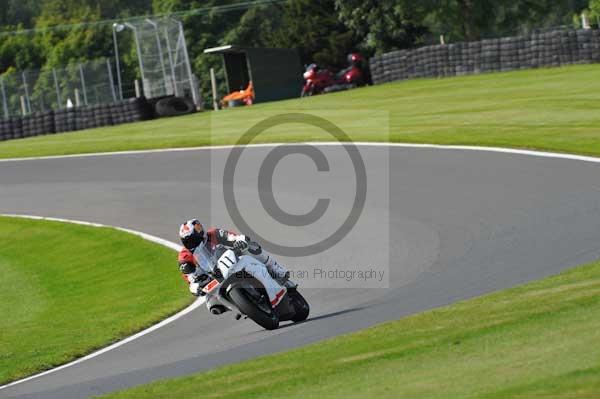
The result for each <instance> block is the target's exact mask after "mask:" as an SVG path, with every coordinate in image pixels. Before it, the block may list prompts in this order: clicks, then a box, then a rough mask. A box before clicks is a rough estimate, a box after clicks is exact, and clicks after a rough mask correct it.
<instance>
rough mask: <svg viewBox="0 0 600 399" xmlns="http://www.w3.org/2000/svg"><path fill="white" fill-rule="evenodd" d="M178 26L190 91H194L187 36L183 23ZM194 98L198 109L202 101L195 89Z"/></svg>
mask: <svg viewBox="0 0 600 399" xmlns="http://www.w3.org/2000/svg"><path fill="white" fill-rule="evenodd" d="M177 24H178V25H179V36H180V38H181V44H182V47H183V57H184V59H185V65H186V68H187V73H188V79H189V80H190V89H192V88H193V87H194V78H193V76H192V67H191V66H190V57H189V55H188V51H187V45H186V43H185V35H184V33H183V24H182V23H181V21H177ZM192 98H193V100H194V104H196V106H197V107H198V106H199V105H200V99H199V98H198V95H197V93H195V92H194V90H193V89H192Z"/></svg>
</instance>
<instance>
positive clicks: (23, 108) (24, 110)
mask: <svg viewBox="0 0 600 399" xmlns="http://www.w3.org/2000/svg"><path fill="white" fill-rule="evenodd" d="M21 113H22V114H23V116H25V115H27V100H25V96H21Z"/></svg>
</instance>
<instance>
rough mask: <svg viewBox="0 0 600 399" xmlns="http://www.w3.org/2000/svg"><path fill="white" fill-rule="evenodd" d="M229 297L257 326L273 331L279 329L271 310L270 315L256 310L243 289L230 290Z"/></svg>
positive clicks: (275, 316) (256, 307) (277, 320)
mask: <svg viewBox="0 0 600 399" xmlns="http://www.w3.org/2000/svg"><path fill="white" fill-rule="evenodd" d="M265 294H266V293H265ZM229 296H230V297H231V300H232V301H233V302H234V303H235V304H236V305H237V306H238V308H239V309H240V310H241V311H242V313H244V314H245V315H246V316H248V317H249V318H250V319H252V321H254V322H255V323H256V324H258V325H259V326H261V327H263V328H264V329H267V330H275V329H277V328H278V327H279V318H278V317H277V315H276V314H275V313H274V312H273V310H272V309H271V312H270V313H266V312H264V311H263V310H261V309H260V308H258V306H257V305H256V304H255V303H254V302H253V301H252V300H251V299H250V298H249V296H248V293H247V292H246V290H245V289H244V288H243V287H235V288H232V289H231V291H229ZM267 298H268V296H267ZM269 306H270V304H269Z"/></svg>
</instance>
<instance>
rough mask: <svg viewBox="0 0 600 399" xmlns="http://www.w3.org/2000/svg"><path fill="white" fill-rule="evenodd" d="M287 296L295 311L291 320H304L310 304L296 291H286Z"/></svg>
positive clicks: (297, 321) (295, 321) (296, 321)
mask: <svg viewBox="0 0 600 399" xmlns="http://www.w3.org/2000/svg"><path fill="white" fill-rule="evenodd" d="M288 296H289V298H290V301H291V302H292V306H294V311H295V313H296V314H295V315H294V317H292V321H293V322H294V323H299V322H301V321H304V320H306V319H307V318H308V314H309V313H310V306H309V305H308V302H307V301H306V299H304V297H303V296H302V294H300V293H299V292H298V291H292V292H290V291H288Z"/></svg>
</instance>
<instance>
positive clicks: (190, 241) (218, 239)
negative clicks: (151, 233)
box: [178, 219, 289, 296]
mask: <svg viewBox="0 0 600 399" xmlns="http://www.w3.org/2000/svg"><path fill="white" fill-rule="evenodd" d="M179 238H180V239H181V243H182V244H183V248H182V249H181V251H180V252H179V256H178V263H179V270H180V271H181V273H182V276H183V278H184V280H185V281H187V282H188V284H189V290H190V292H191V293H192V294H193V295H196V296H199V295H202V294H203V292H202V288H204V287H205V286H206V285H207V284H208V283H209V282H210V281H211V278H210V276H208V275H207V274H206V273H204V272H203V271H202V270H201V269H200V268H198V267H196V266H197V265H196V261H195V259H194V256H193V252H194V250H195V249H196V248H197V247H198V246H199V245H201V244H202V243H204V242H206V245H207V247H208V248H209V250H214V249H215V248H216V247H217V246H222V247H224V248H228V249H232V250H234V251H235V252H237V253H240V254H246V255H250V256H252V257H253V258H255V259H256V260H258V261H259V262H261V263H263V264H264V265H265V266H266V267H267V270H268V272H269V274H270V275H271V276H272V277H273V279H274V280H275V281H277V283H279V284H280V285H284V284H286V282H287V281H288V278H289V272H288V271H287V270H286V269H285V268H284V267H283V266H281V265H280V264H279V263H277V261H276V260H275V258H274V257H273V256H272V255H271V254H269V253H268V252H267V251H265V250H263V249H262V248H261V247H260V245H258V244H257V243H255V242H252V241H251V240H250V238H249V237H247V236H245V235H242V234H237V233H236V232H234V231H231V230H225V229H218V228H210V229H208V230H206V231H205V230H204V226H203V225H202V224H201V223H200V222H199V221H198V220H197V219H190V220H188V221H187V222H185V223H183V224H182V225H181V226H180V228H179Z"/></svg>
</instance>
